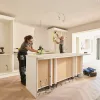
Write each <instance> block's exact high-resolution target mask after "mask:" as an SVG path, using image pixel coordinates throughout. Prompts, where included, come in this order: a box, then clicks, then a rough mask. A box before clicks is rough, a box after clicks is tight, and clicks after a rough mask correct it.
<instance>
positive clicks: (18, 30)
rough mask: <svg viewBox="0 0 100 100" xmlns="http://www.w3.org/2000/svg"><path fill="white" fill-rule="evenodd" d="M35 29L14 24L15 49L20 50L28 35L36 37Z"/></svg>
mask: <svg viewBox="0 0 100 100" xmlns="http://www.w3.org/2000/svg"><path fill="white" fill-rule="evenodd" d="M34 29H35V28H34V27H32V26H28V25H25V24H21V23H19V22H15V23H14V39H13V40H14V48H19V47H20V46H21V44H22V42H23V41H24V37H25V36H26V35H32V36H34Z"/></svg>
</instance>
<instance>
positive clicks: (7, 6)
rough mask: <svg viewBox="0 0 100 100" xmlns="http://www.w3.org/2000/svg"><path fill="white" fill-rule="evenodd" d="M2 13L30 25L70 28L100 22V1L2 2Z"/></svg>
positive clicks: (35, 0)
mask: <svg viewBox="0 0 100 100" xmlns="http://www.w3.org/2000/svg"><path fill="white" fill-rule="evenodd" d="M0 12H1V13H3V14H6V15H11V16H15V18H16V20H17V21H20V22H22V23H26V24H29V25H41V26H42V25H43V26H48V27H51V26H57V27H63V28H70V27H74V26H78V25H82V24H86V23H90V22H93V21H97V20H100V0H0Z"/></svg>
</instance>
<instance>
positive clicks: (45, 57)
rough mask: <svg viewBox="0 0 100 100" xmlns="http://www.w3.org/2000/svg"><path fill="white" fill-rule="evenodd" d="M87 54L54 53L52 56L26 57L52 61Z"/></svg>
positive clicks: (35, 55) (33, 55)
mask: <svg viewBox="0 0 100 100" xmlns="http://www.w3.org/2000/svg"><path fill="white" fill-rule="evenodd" d="M84 55H87V54H76V53H54V54H41V55H37V54H28V55H27V56H31V57H36V58H37V59H53V58H65V57H76V56H84Z"/></svg>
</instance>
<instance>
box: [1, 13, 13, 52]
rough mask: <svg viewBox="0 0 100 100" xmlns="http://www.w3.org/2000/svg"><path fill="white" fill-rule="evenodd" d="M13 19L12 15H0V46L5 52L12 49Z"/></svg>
mask: <svg viewBox="0 0 100 100" xmlns="http://www.w3.org/2000/svg"><path fill="white" fill-rule="evenodd" d="M13 21H14V18H12V17H7V16H3V15H0V47H3V48H4V52H5V54H8V53H9V54H11V53H12V51H13ZM0 52H1V51H0Z"/></svg>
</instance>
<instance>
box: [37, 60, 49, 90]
mask: <svg viewBox="0 0 100 100" xmlns="http://www.w3.org/2000/svg"><path fill="white" fill-rule="evenodd" d="M37 67H38V88H42V87H45V86H48V85H49V60H39V61H38V66H37Z"/></svg>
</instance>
